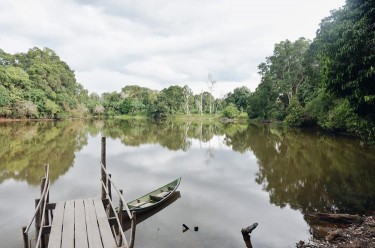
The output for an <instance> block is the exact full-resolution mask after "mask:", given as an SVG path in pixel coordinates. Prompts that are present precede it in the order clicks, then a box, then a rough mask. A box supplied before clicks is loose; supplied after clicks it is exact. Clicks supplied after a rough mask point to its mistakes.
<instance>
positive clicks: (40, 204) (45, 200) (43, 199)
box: [22, 164, 54, 248]
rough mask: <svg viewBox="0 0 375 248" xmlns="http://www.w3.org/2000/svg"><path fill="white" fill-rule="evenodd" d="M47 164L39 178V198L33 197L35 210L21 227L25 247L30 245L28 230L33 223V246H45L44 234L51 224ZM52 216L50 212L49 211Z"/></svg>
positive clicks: (39, 247)
mask: <svg viewBox="0 0 375 248" xmlns="http://www.w3.org/2000/svg"><path fill="white" fill-rule="evenodd" d="M49 187H50V180H49V165H48V164H46V165H44V177H43V178H42V180H41V195H40V198H39V199H35V211H34V215H33V217H32V219H31V220H30V222H29V224H28V225H27V226H24V227H22V234H23V243H24V247H25V248H30V247H31V243H30V242H31V240H30V241H29V231H30V228H31V226H32V224H33V222H34V223H35V240H36V241H35V242H36V243H35V248H42V247H45V237H44V235H45V234H48V233H49V231H50V229H51V226H50V225H49V224H50V219H49V211H50V210H52V209H53V205H54V204H49ZM51 217H52V212H51Z"/></svg>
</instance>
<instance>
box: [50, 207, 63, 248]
mask: <svg viewBox="0 0 375 248" xmlns="http://www.w3.org/2000/svg"><path fill="white" fill-rule="evenodd" d="M64 207H65V202H60V203H57V204H56V207H55V211H54V215H53V216H54V217H53V221H52V228H51V233H50V235H49V241H48V247H49V248H60V247H61V234H62V226H63V220H64Z"/></svg>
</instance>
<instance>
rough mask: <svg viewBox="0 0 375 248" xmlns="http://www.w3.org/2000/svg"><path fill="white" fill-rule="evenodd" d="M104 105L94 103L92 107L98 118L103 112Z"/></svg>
mask: <svg viewBox="0 0 375 248" xmlns="http://www.w3.org/2000/svg"><path fill="white" fill-rule="evenodd" d="M104 110H105V109H104V107H103V106H102V105H96V106H95V108H94V113H95V114H97V115H99V118H100V115H101V114H103V113H104Z"/></svg>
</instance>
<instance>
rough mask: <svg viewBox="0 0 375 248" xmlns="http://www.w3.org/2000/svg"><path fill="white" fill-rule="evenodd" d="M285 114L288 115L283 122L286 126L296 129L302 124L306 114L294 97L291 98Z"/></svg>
mask: <svg viewBox="0 0 375 248" xmlns="http://www.w3.org/2000/svg"><path fill="white" fill-rule="evenodd" d="M286 112H287V113H288V115H287V116H286V118H285V122H286V123H287V124H288V125H290V126H297V127H298V126H302V124H304V121H305V119H306V113H305V110H304V108H303V107H302V106H301V104H300V103H299V101H298V99H297V98H296V97H293V98H292V100H291V102H290V104H289V106H288V108H287V109H286Z"/></svg>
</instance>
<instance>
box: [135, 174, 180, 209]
mask: <svg viewBox="0 0 375 248" xmlns="http://www.w3.org/2000/svg"><path fill="white" fill-rule="evenodd" d="M180 181H181V177H180V178H178V179H176V180H174V181H173V182H170V183H168V184H166V185H164V186H163V187H161V188H158V189H157V190H154V191H152V192H150V193H148V194H146V195H144V196H141V197H139V198H137V199H135V200H133V201H131V202H128V207H129V210H130V211H135V212H137V213H138V212H143V211H146V210H149V209H151V208H154V207H156V206H159V205H161V204H162V203H163V202H164V201H165V200H167V199H168V198H169V197H170V196H171V195H172V193H173V192H175V191H176V189H177V187H178V186H179V185H180Z"/></svg>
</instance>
